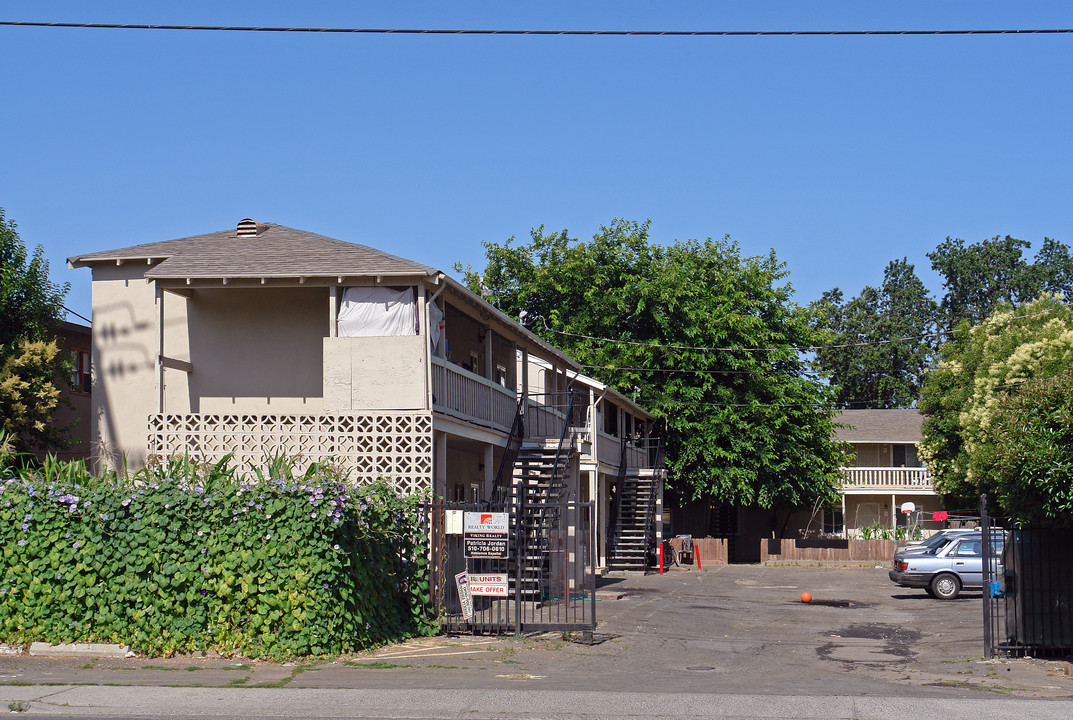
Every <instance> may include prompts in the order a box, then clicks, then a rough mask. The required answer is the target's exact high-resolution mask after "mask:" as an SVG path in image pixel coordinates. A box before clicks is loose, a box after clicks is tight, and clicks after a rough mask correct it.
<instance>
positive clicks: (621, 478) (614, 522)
mask: <svg viewBox="0 0 1073 720" xmlns="http://www.w3.org/2000/svg"><path fill="white" fill-rule="evenodd" d="M625 480H626V438H622V452H621V454H620V455H619V460H618V477H617V478H616V479H615V494H614V496H613V497H612V498H611V507H610V508H608V511H607V527H608V529H609V530H610V531H611V532H610V537H609V538H608V544H609V545H610V546H611V555H612V556H614V554H615V549H616V547H617V546H618V536H619V529H620V528H619V513H620V512H621V509H622V508H621V506H622V491H623V483H624V482H625Z"/></svg>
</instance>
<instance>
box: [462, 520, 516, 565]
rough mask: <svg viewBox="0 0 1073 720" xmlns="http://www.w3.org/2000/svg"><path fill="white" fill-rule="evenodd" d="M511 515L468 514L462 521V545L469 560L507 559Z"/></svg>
mask: <svg viewBox="0 0 1073 720" xmlns="http://www.w3.org/2000/svg"><path fill="white" fill-rule="evenodd" d="M509 518H510V513H505V512H467V513H465V515H464V516H463V519H462V545H463V547H464V553H463V554H464V555H465V556H466V557H468V558H492V559H498V560H506V559H507V545H508V542H507V529H508V525H509V524H510V519H509Z"/></svg>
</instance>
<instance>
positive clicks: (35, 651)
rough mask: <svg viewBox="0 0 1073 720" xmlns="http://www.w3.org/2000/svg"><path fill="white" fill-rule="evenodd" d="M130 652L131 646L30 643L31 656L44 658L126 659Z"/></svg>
mask: <svg viewBox="0 0 1073 720" xmlns="http://www.w3.org/2000/svg"><path fill="white" fill-rule="evenodd" d="M129 652H130V646H129V645H107V644H105V643H72V644H60V645H53V644H51V643H46V642H35V643H30V654H31V655H39V656H44V657H99V658H125V657H127V653H129Z"/></svg>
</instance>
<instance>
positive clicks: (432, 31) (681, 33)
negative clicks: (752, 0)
mask: <svg viewBox="0 0 1073 720" xmlns="http://www.w3.org/2000/svg"><path fill="white" fill-rule="evenodd" d="M0 25H6V26H9V27H38V28H77V29H95V30H198V31H211V32H254V33H333V34H360V35H573V36H579V35H580V36H616V37H798V36H800V37H810V36H811V37H815V36H824V37H839V36H842V37H846V36H850V37H859V36H888V35H896V36H914V35H916V36H919V35H930V36H935V35H1068V34H1073V28H1004V29H978V30H506V29H498V30H497V29H485V30H481V29H476V28H455V29H450V28H347V27H269V26H258V25H251V26H245V25H157V24H138V23H75V22H33V21H18V20H0Z"/></svg>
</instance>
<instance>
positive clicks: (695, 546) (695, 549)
mask: <svg viewBox="0 0 1073 720" xmlns="http://www.w3.org/2000/svg"><path fill="white" fill-rule="evenodd" d="M693 557H695V558H697V569H698V570H703V569H704V568H702V567H701V566H700V543H697V542H694V543H693Z"/></svg>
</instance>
